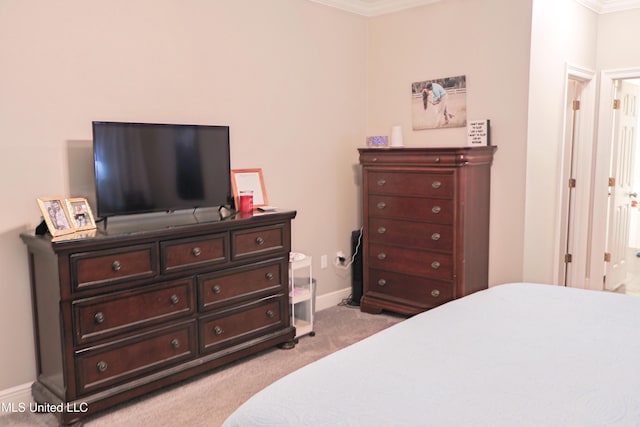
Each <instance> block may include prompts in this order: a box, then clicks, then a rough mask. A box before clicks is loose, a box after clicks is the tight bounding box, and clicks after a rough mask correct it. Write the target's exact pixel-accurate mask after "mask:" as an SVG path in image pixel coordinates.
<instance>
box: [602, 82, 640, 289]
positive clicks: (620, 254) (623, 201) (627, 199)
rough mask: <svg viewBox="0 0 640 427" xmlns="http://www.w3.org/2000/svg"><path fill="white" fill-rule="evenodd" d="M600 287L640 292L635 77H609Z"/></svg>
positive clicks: (639, 96)
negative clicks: (610, 99) (606, 184)
mask: <svg viewBox="0 0 640 427" xmlns="http://www.w3.org/2000/svg"><path fill="white" fill-rule="evenodd" d="M612 84H613V99H614V101H613V103H612V108H613V120H612V125H611V129H612V132H611V161H610V165H609V170H610V173H609V191H608V194H607V196H608V204H607V227H606V230H607V236H606V245H607V246H606V252H605V277H604V289H606V290H609V291H615V292H621V293H628V294H633V295H640V207H639V206H638V191H637V189H638V188H640V159H639V158H638V157H639V156H640V150H638V132H637V130H638V129H640V126H639V124H640V123H639V120H640V117H639V115H638V101H639V100H640V84H639V80H638V79H635V78H634V79H631V78H630V79H616V80H613V82H612Z"/></svg>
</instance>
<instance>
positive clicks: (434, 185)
mask: <svg viewBox="0 0 640 427" xmlns="http://www.w3.org/2000/svg"><path fill="white" fill-rule="evenodd" d="M431 186H432V187H433V188H435V189H438V188H440V187H441V186H442V183H441V182H440V181H433V182H432V183H431Z"/></svg>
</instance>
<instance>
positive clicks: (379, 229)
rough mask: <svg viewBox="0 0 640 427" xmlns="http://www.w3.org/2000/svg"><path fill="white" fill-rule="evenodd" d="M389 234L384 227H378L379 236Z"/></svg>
mask: <svg viewBox="0 0 640 427" xmlns="http://www.w3.org/2000/svg"><path fill="white" fill-rule="evenodd" d="M386 232H387V229H386V228H384V227H378V234H384V233H386Z"/></svg>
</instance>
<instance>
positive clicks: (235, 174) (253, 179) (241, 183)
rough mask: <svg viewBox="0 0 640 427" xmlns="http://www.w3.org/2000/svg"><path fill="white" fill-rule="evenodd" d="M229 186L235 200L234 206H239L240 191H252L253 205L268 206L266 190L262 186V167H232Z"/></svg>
mask: <svg viewBox="0 0 640 427" xmlns="http://www.w3.org/2000/svg"><path fill="white" fill-rule="evenodd" d="M231 188H232V190H233V197H234V198H235V200H236V208H237V207H238V206H240V192H241V191H252V192H253V206H254V207H260V206H268V205H269V201H268V200H267V191H266V189H265V187H264V178H263V177H262V169H260V168H258V169H232V170H231Z"/></svg>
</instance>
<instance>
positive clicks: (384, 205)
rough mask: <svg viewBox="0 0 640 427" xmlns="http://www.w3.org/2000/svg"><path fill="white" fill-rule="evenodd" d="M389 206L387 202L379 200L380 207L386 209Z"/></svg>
mask: <svg viewBox="0 0 640 427" xmlns="http://www.w3.org/2000/svg"><path fill="white" fill-rule="evenodd" d="M386 207H387V204H386V203H385V202H378V209H384V208H386Z"/></svg>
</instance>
